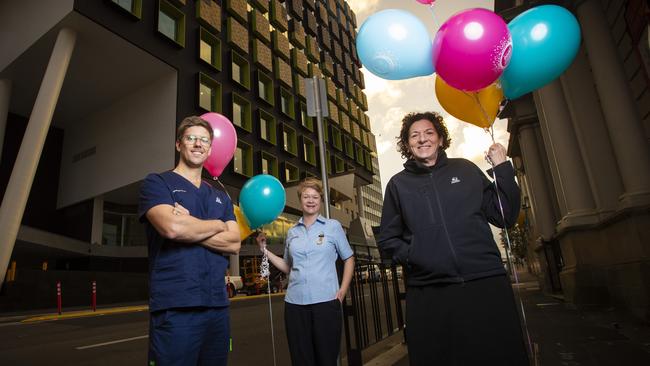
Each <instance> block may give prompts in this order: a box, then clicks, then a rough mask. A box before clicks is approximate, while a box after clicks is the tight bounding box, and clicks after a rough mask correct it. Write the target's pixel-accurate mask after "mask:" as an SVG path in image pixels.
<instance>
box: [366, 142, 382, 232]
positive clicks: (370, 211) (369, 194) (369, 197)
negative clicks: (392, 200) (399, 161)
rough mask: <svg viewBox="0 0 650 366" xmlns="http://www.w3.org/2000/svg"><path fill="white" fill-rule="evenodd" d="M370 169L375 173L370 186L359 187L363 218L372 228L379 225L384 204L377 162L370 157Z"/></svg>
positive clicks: (374, 158)
mask: <svg viewBox="0 0 650 366" xmlns="http://www.w3.org/2000/svg"><path fill="white" fill-rule="evenodd" d="M372 167H373V170H374V171H375V172H377V173H375V175H374V176H373V177H372V184H368V185H367V186H362V187H361V195H362V196H363V200H362V201H361V202H362V203H363V215H364V216H363V217H365V218H366V220H368V222H370V224H371V225H372V226H379V224H380V223H381V208H382V206H383V204H384V198H383V195H382V194H381V176H380V174H379V160H378V159H377V157H376V156H374V155H373V156H372Z"/></svg>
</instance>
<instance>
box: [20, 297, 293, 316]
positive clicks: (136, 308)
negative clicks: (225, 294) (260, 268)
mask: <svg viewBox="0 0 650 366" xmlns="http://www.w3.org/2000/svg"><path fill="white" fill-rule="evenodd" d="M283 295H286V292H279V293H275V294H271V297H276V296H283ZM267 296H269V295H268V294H260V295H252V296H240V297H233V298H231V299H230V301H231V302H234V301H242V300H253V299H258V298H265V297H267ZM148 310H149V306H148V305H136V306H122V307H118V308H109V309H100V310H97V311H92V310H81V311H71V312H67V313H63V314H61V315H59V314H45V315H39V316H33V317H31V318H27V319H23V320H21V321H20V323H23V324H24V323H35V322H45V321H52V320H61V319H73V318H82V317H88V316H98V315H110V314H121V313H131V312H137V311H148Z"/></svg>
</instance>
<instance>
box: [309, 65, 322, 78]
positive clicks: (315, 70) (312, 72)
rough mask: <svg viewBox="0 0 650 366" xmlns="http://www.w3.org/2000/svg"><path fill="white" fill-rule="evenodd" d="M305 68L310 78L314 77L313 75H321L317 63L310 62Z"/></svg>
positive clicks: (320, 76)
mask: <svg viewBox="0 0 650 366" xmlns="http://www.w3.org/2000/svg"><path fill="white" fill-rule="evenodd" d="M307 69H308V70H309V77H310V78H311V77H314V76H316V77H319V78H322V77H323V73H322V72H321V71H320V68H319V67H318V65H317V64H313V63H311V62H310V63H309V65H308V66H307Z"/></svg>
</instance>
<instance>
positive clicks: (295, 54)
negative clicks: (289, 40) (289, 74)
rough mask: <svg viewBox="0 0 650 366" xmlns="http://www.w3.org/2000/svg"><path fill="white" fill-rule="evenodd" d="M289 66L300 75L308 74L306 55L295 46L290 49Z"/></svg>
mask: <svg viewBox="0 0 650 366" xmlns="http://www.w3.org/2000/svg"><path fill="white" fill-rule="evenodd" d="M291 66H293V68H294V69H295V70H296V71H298V72H299V73H300V74H301V75H302V76H304V77H306V76H309V70H308V69H307V56H305V54H304V53H302V51H300V50H299V49H297V48H294V49H292V50H291Z"/></svg>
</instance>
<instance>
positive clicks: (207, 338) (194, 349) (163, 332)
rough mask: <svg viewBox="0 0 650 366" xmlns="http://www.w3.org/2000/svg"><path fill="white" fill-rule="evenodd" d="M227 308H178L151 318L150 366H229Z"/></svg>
mask: <svg viewBox="0 0 650 366" xmlns="http://www.w3.org/2000/svg"><path fill="white" fill-rule="evenodd" d="M229 342H230V318H229V315H228V307H227V306H226V307H221V308H177V309H168V310H160V311H156V312H153V313H151V314H150V315H149V363H148V365H150V366H195V365H205V366H207V365H210V366H226V364H227V362H228V348H229Z"/></svg>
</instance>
